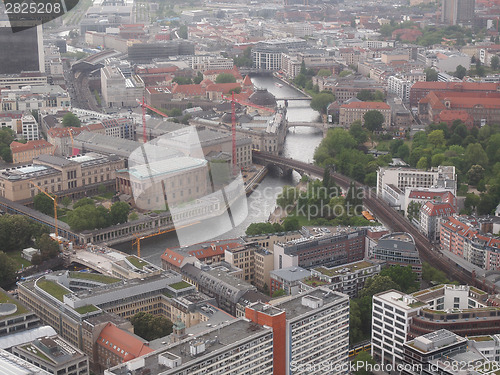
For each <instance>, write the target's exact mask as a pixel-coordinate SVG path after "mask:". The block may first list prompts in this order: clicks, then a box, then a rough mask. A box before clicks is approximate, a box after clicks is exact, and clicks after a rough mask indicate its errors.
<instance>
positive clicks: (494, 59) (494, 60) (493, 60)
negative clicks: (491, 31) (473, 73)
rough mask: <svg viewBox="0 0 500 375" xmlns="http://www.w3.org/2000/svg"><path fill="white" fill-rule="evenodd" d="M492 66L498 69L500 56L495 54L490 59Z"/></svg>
mask: <svg viewBox="0 0 500 375" xmlns="http://www.w3.org/2000/svg"><path fill="white" fill-rule="evenodd" d="M490 66H491V69H493V70H497V69H498V67H499V66H500V58H498V56H493V57H492V58H491V61H490Z"/></svg>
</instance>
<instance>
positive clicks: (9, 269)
mask: <svg viewBox="0 0 500 375" xmlns="http://www.w3.org/2000/svg"><path fill="white" fill-rule="evenodd" d="M16 271H17V269H16V263H15V262H14V260H13V259H11V258H10V257H9V256H8V255H7V254H5V253H4V252H3V251H0V287H1V288H4V289H10V287H11V285H12V284H13V283H14V282H15V281H16Z"/></svg>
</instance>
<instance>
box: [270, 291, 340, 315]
mask: <svg viewBox="0 0 500 375" xmlns="http://www.w3.org/2000/svg"><path fill="white" fill-rule="evenodd" d="M304 297H315V298H319V299H321V300H322V301H323V304H324V305H327V304H329V303H333V302H340V301H342V300H345V302H348V301H349V297H348V296H347V295H345V294H341V293H338V292H334V291H332V290H329V289H323V288H315V289H313V290H312V291H310V292H309V293H306V294H299V295H297V296H293V297H290V298H288V299H282V300H280V301H279V302H278V303H276V304H274V306H275V307H276V308H279V309H282V310H285V311H286V317H287V320H289V319H294V318H297V317H299V316H301V315H304V314H307V313H309V312H312V311H314V310H315V309H313V308H312V307H309V306H305V305H303V304H302V298H304ZM272 302H273V301H271V303H272Z"/></svg>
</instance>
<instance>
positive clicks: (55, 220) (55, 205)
mask: <svg viewBox="0 0 500 375" xmlns="http://www.w3.org/2000/svg"><path fill="white" fill-rule="evenodd" d="M29 183H30V184H31V185H33V186H34V187H36V188H37V189H38V190H40V191H41V192H42V193H44V194H45V195H46V196H47V197H49V198H50V199H52V200H53V201H54V227H55V231H56V240H57V241H58V242H59V230H58V229H59V228H58V226H57V196H55V195H54V196H52V195H50V194H49V193H47V192H46V191H45V190H43V189H42V188H41V187H40V186H38V185H37V184H35V183H34V182H33V181H29Z"/></svg>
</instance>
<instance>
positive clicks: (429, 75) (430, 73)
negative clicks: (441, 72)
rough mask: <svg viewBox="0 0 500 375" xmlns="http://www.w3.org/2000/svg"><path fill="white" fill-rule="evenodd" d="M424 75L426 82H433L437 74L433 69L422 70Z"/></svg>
mask: <svg viewBox="0 0 500 375" xmlns="http://www.w3.org/2000/svg"><path fill="white" fill-rule="evenodd" d="M424 73H425V80H426V81H427V82H431V81H433V82H435V81H437V80H438V72H437V71H436V70H435V69H433V68H427V69H425V70H424Z"/></svg>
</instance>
